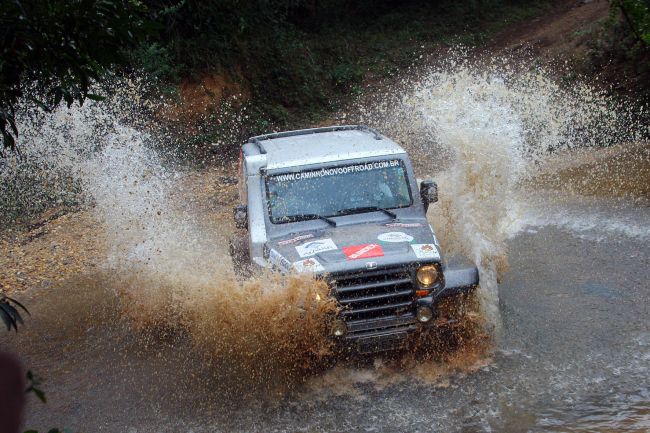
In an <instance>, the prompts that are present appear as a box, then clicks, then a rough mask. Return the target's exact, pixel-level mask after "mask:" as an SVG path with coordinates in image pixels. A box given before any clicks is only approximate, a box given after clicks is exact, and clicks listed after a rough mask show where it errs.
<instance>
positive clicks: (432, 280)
mask: <svg viewBox="0 0 650 433" xmlns="http://www.w3.org/2000/svg"><path fill="white" fill-rule="evenodd" d="M416 276H417V279H418V283H420V286H422V287H424V288H429V287H431V286H433V285H434V284H436V283H437V282H438V280H439V279H440V274H439V273H438V269H437V268H436V267H435V266H433V265H425V266H422V267H421V268H420V269H418V272H417V274H416Z"/></svg>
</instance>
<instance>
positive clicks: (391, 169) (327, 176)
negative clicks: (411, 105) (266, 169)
mask: <svg viewBox="0 0 650 433" xmlns="http://www.w3.org/2000/svg"><path fill="white" fill-rule="evenodd" d="M266 191H267V195H268V202H269V214H270V217H271V222H273V223H274V224H281V223H287V222H292V221H302V220H308V219H316V218H320V217H334V216H340V215H347V214H352V213H360V212H370V211H373V210H381V209H395V208H401V207H408V206H410V205H411V204H412V202H413V200H412V198H411V191H410V188H409V184H408V180H407V178H406V169H405V167H404V163H403V162H402V161H401V160H399V159H393V160H382V161H372V162H367V163H361V164H353V165H339V166H332V167H324V168H319V169H316V170H308V171H298V172H291V173H283V174H276V175H269V176H267V177H266Z"/></svg>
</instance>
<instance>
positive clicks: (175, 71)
mask: <svg viewBox="0 0 650 433" xmlns="http://www.w3.org/2000/svg"><path fill="white" fill-rule="evenodd" d="M551 3H553V1H552V0H534V1H530V0H439V1H435V2H431V1H424V0H204V1H198V0H39V1H35V0H28V1H24V0H0V35H1V37H2V47H1V48H0V50H2V53H1V54H0V132H1V133H2V135H3V142H4V145H5V147H9V148H13V147H14V138H15V136H16V134H18V132H19V131H17V129H16V127H15V124H14V120H13V119H14V111H15V104H16V102H17V101H18V100H19V99H20V98H21V97H22V96H23V92H24V89H25V86H26V85H27V83H31V82H34V81H36V82H38V83H39V85H40V89H41V94H42V95H43V97H41V98H39V99H38V100H34V101H33V102H34V103H35V104H38V105H40V106H41V107H42V108H44V109H49V108H51V107H52V106H54V105H57V104H58V103H60V102H61V101H65V102H66V103H67V104H68V105H70V104H72V103H74V102H75V101H77V102H79V103H83V101H84V100H85V99H86V98H94V99H97V96H95V95H93V94H91V93H89V89H90V83H91V82H92V81H93V80H98V79H99V78H100V77H101V76H102V75H103V74H104V73H105V72H106V71H107V70H109V69H111V68H112V67H113V66H116V65H118V66H120V68H121V70H125V69H126V70H127V71H128V70H129V69H133V68H137V69H143V70H144V71H146V73H147V74H148V75H149V76H150V77H152V78H153V79H155V80H157V83H158V85H157V86H156V89H163V90H167V93H168V94H170V95H171V96H172V97H173V95H174V91H175V89H176V88H177V84H178V83H179V82H180V81H185V82H187V81H192V80H196V81H199V80H200V79H201V78H202V77H204V76H205V74H207V73H214V72H215V71H217V72H218V73H219V74H222V75H225V76H227V77H228V79H229V80H231V81H233V82H235V83H239V84H240V85H241V88H244V89H246V93H247V95H248V96H249V97H250V99H251V100H252V101H254V103H252V104H250V106H251V107H253V117H254V118H257V119H266V120H269V121H271V122H273V123H275V124H277V125H278V126H280V127H283V126H287V125H288V124H291V123H297V122H298V123H300V122H302V123H306V122H310V121H311V122H313V121H314V120H317V119H318V117H319V116H320V115H322V114H324V113H327V112H329V111H331V110H332V108H336V106H337V104H339V103H340V101H342V100H345V98H349V96H350V95H355V94H357V93H359V92H360V89H361V88H360V84H361V83H362V82H364V81H365V82H368V81H373V80H375V79H378V78H382V77H385V76H387V75H391V74H393V73H395V72H396V71H398V70H400V69H402V68H404V67H407V66H410V65H412V64H413V63H414V62H417V59H418V58H419V57H420V55H421V54H423V53H426V52H430V51H432V50H434V49H435V47H436V46H439V45H440V44H445V43H465V44H477V43H481V42H482V41H484V40H485V39H486V38H488V37H489V36H490V35H491V34H492V33H494V32H495V31H496V30H499V29H500V28H502V27H503V26H505V25H506V24H508V23H509V22H513V21H516V20H520V19H524V18H527V17H530V16H532V15H534V14H537V13H539V12H540V11H541V10H543V8H545V7H547V6H548V5H549V4H551ZM610 4H611V6H612V17H613V20H612V21H613V22H615V25H616V26H618V28H620V29H624V30H622V31H624V32H625V36H624V37H620V34H614V36H613V37H611V38H610V39H609V40H605V41H595V42H594V45H595V46H596V49H595V51H597V53H600V52H606V53H607V55H606V56H601V57H602V59H605V60H607V59H611V58H612V57H616V56H619V57H620V56H624V57H625V59H623V60H622V61H623V62H626V61H629V63H632V64H633V65H634V67H642V68H647V65H646V63H647V62H646V60H645V59H646V58H647V51H648V49H647V45H648V43H649V42H650V12H649V10H650V9H649V5H650V0H611V2H610ZM605 60H603V61H605ZM639 65H641V66H639ZM256 115H257V116H256ZM264 126H265V125H264V124H262V125H259V128H261V129H262V128H264ZM208 134H209V131H208ZM205 138H206V140H209V139H210V137H205Z"/></svg>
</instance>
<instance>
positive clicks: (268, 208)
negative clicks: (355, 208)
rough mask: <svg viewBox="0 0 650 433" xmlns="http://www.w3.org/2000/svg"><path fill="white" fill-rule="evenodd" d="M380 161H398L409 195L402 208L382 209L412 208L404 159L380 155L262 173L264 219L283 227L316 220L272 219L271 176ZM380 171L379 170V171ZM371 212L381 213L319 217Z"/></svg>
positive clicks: (411, 193)
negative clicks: (264, 203) (264, 199)
mask: <svg viewBox="0 0 650 433" xmlns="http://www.w3.org/2000/svg"><path fill="white" fill-rule="evenodd" d="M382 161H399V166H400V167H402V170H403V171H404V182H406V186H407V188H408V193H409V202H408V204H404V205H402V206H395V207H387V208H384V209H387V210H392V209H406V208H410V207H412V206H413V204H414V203H415V198H414V197H413V188H412V186H411V178H410V172H409V165H408V164H407V163H406V161H404V159H403V158H402V157H401V156H400V155H382V156H379V157H378V158H377V159H374V158H373V159H371V160H369V159H367V158H364V159H360V160H359V159H352V160H347V161H345V162H344V161H341V162H340V163H338V164H334V165H330V164H317V165H304V166H296V167H290V169H289V170H286V169H284V170H277V171H276V170H273V171H272V172H264V173H263V174H262V176H261V181H262V185H263V187H264V195H265V198H266V206H265V208H266V217H267V218H268V220H269V222H270V223H271V224H273V225H283V224H290V223H298V222H305V221H315V220H318V219H317V218H305V219H302V218H297V219H293V218H287V217H285V218H283V220H278V219H277V218H274V217H273V212H272V210H271V197H270V191H269V188H268V183H267V182H268V178H269V177H272V176H278V175H282V174H289V173H301V172H306V171H317V170H320V169H323V168H326V169H336V168H340V167H349V166H352V165H357V164H362V163H375V162H382ZM333 162H334V161H333ZM379 170H381V169H379ZM371 212H381V211H380V210H369V211H365V212H351V213H346V214H338V213H337V214H333V215H320V216H321V217H326V218H337V217H344V216H350V215H359V214H363V213H371Z"/></svg>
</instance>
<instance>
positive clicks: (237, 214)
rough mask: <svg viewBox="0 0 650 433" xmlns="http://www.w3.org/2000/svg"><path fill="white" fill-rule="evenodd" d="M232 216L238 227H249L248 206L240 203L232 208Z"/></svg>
mask: <svg viewBox="0 0 650 433" xmlns="http://www.w3.org/2000/svg"><path fill="white" fill-rule="evenodd" d="M232 216H233V219H234V220H235V227H237V228H238V229H247V228H248V206H246V205H245V204H238V205H237V206H235V207H234V208H233V209H232Z"/></svg>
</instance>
